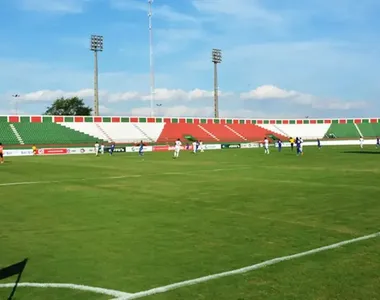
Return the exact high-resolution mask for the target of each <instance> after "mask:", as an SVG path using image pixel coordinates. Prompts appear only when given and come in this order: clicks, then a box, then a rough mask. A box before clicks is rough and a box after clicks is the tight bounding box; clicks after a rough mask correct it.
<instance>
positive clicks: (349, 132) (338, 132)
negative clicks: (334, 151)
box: [327, 123, 360, 138]
mask: <svg viewBox="0 0 380 300" xmlns="http://www.w3.org/2000/svg"><path fill="white" fill-rule="evenodd" d="M327 134H328V135H333V136H335V137H336V138H359V137H360V134H359V131H358V130H357V129H356V126H355V124H353V123H348V124H331V126H330V127H329V129H328V131H327Z"/></svg>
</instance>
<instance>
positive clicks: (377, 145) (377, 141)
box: [376, 137, 380, 148]
mask: <svg viewBox="0 0 380 300" xmlns="http://www.w3.org/2000/svg"><path fill="white" fill-rule="evenodd" d="M376 148H380V138H379V137H377V138H376Z"/></svg>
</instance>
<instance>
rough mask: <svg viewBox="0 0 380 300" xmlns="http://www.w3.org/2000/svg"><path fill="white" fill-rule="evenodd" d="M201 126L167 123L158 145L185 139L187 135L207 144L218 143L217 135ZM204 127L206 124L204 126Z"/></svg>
mask: <svg viewBox="0 0 380 300" xmlns="http://www.w3.org/2000/svg"><path fill="white" fill-rule="evenodd" d="M199 125H200V124H191V123H165V126H164V127H163V130H162V132H161V134H160V136H159V137H158V139H157V142H158V143H170V142H174V141H175V140H176V139H178V138H181V139H182V138H183V137H184V136H185V135H191V136H193V137H194V138H196V139H198V140H202V141H205V142H214V143H215V142H218V141H219V139H218V138H217V137H216V136H215V135H211V134H210V133H209V132H207V131H205V130H204V129H202V127H200V126H199ZM202 125H204V124H202Z"/></svg>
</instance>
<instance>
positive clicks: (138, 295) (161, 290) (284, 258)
mask: <svg viewBox="0 0 380 300" xmlns="http://www.w3.org/2000/svg"><path fill="white" fill-rule="evenodd" d="M378 237H380V232H376V233H373V234H369V235H365V236H362V237H358V238H354V239H351V240H345V241H342V242H339V243H335V244H331V245H328V246H323V247H320V248H315V249H311V250H308V251H304V252H300V253H296V254H292V255H287V256H281V257H277V258H273V259H270V260H266V261H264V262H261V263H258V264H254V265H251V266H248V267H244V268H240V269H236V270H232V271H227V272H222V273H217V274H213V275H208V276H204V277H199V278H195V279H191V280H186V281H181V282H177V283H173V284H169V285H166V286H161V287H157V288H153V289H150V290H146V291H142V292H138V293H134V294H131V295H125V296H121V297H119V298H114V299H112V300H131V299H138V298H143V297H148V296H151V295H155V294H161V293H166V292H169V291H171V290H174V289H178V288H181V287H185V286H190V285H195V284H199V283H202V282H207V281H210V280H213V279H218V278H222V277H227V276H233V275H237V274H243V273H247V272H250V271H253V270H258V269H261V268H264V267H267V266H270V265H275V264H278V263H280V262H283V261H288V260H292V259H296V258H300V257H303V256H308V255H312V254H315V253H319V252H323V251H327V250H331V249H335V248H339V247H342V246H345V245H348V244H353V243H357V242H360V241H364V240H369V239H374V238H378Z"/></svg>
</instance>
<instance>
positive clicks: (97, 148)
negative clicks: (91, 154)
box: [94, 141, 99, 156]
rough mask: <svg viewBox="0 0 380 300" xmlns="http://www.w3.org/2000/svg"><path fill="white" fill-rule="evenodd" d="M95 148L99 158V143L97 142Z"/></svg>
mask: <svg viewBox="0 0 380 300" xmlns="http://www.w3.org/2000/svg"><path fill="white" fill-rule="evenodd" d="M94 147H95V155H96V156H98V155H99V143H98V142H97V141H96V142H95V145H94Z"/></svg>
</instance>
